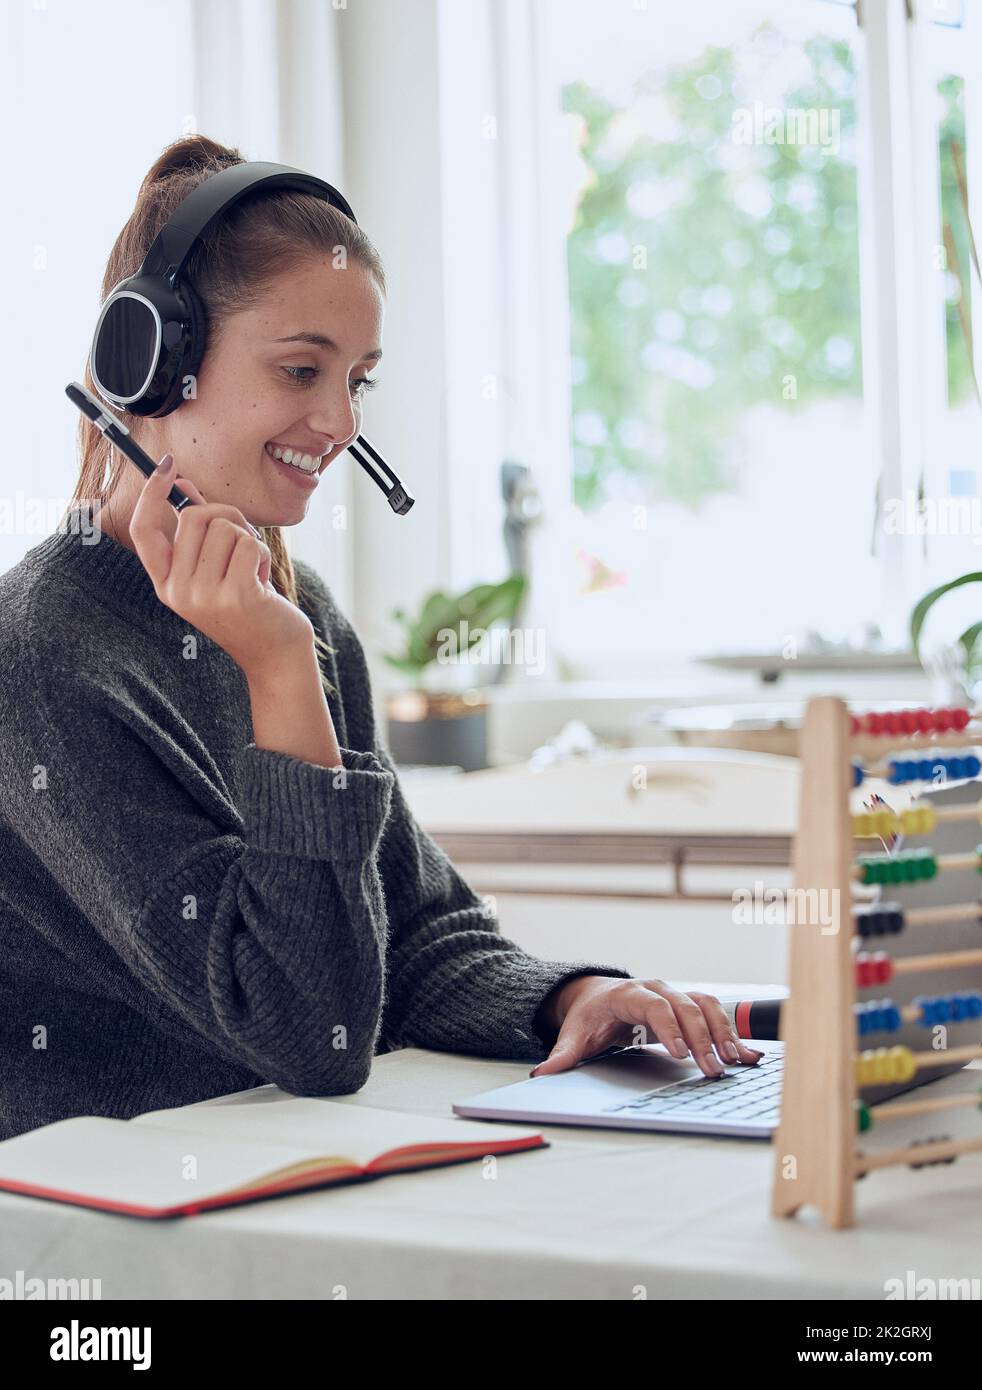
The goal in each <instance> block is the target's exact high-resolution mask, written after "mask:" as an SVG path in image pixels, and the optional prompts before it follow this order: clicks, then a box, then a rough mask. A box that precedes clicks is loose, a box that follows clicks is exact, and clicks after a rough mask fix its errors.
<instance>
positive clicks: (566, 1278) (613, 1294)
mask: <svg viewBox="0 0 982 1390" xmlns="http://www.w3.org/2000/svg"><path fill="white" fill-rule="evenodd" d="M975 1065H976V1064H973V1066H975ZM527 1072H528V1066H527V1065H524V1064H521V1063H516V1062H502V1061H493V1060H487V1059H481V1058H474V1057H463V1056H457V1055H450V1054H445V1053H436V1052H425V1051H420V1050H417V1049H405V1050H403V1051H400V1052H394V1053H388V1054H386V1055H385V1056H382V1057H379V1058H377V1059H376V1062H375V1065H374V1068H373V1071H372V1075H371V1077H370V1079H369V1081H368V1083H367V1085H366V1086H365V1087H364V1088H363V1089H362V1090H361V1091H359V1092H358V1093H357V1094H355V1095H352V1096H346V1097H340V1098H338V1099H339V1100H340V1101H341V1103H343V1104H345V1105H353V1106H358V1105H371V1106H381V1107H384V1108H388V1109H393V1110H401V1111H406V1112H409V1113H413V1114H421V1115H435V1116H441V1117H450V1116H451V1109H450V1107H451V1104H452V1103H453V1102H454V1101H455V1100H462V1099H464V1098H466V1097H468V1096H471V1095H475V1094H477V1093H479V1092H481V1091H486V1090H489V1089H491V1088H492V1087H494V1086H498V1085H506V1084H508V1083H510V1082H513V1081H516V1080H520V1079H522V1078H524V1077H525V1076H526V1075H527ZM979 1080H980V1078H979V1076H978V1074H977V1073H974V1075H973V1074H970V1073H969V1072H967V1071H965V1072H962V1073H960V1074H959V1075H958V1076H953V1077H948V1078H945V1079H943V1080H942V1081H940V1082H937V1083H935V1084H936V1086H938V1087H945V1088H949V1087H951V1088H960V1089H966V1088H969V1087H971V1086H972V1085H973V1084H974V1085H975V1086H977V1085H978V1083H979ZM246 1094H248V1096H249V1098H250V1099H249V1103H262V1102H263V1099H264V1098H265V1099H266V1100H268V1099H269V1098H270V1097H271V1096H272V1097H273V1098H275V1096H276V1095H277V1094H279V1093H278V1092H277V1088H275V1087H264V1088H262V1089H261V1090H259V1091H256V1092H251V1093H246ZM932 1094H938V1091H936V1090H934V1089H932ZM228 1099H229V1098H225V1099H224V1100H220V1101H217V1102H208V1103H209V1104H213V1103H214V1104H223V1103H225V1102H227V1100H228ZM236 1103H237V1104H239V1103H242V1096H241V1095H240V1096H238V1097H236ZM962 1113H963V1114H964V1113H965V1112H962ZM974 1118H975V1119H976V1121H977V1119H978V1116H977V1115H975V1116H974ZM460 1123H461V1124H467V1123H468V1122H467V1121H466V1120H461V1121H460ZM534 1128H541V1131H542V1133H543V1134H544V1136H545V1137H546V1138H547V1139H548V1140H549V1145H550V1147H548V1148H547V1149H540V1150H534V1151H529V1152H524V1153H517V1154H511V1155H507V1156H504V1157H502V1158H499V1159H498V1162H497V1174H496V1176H494V1177H491V1176H488V1175H487V1173H486V1170H485V1166H484V1164H483V1163H481V1162H473V1163H464V1164H459V1165H455V1166H451V1167H446V1168H439V1169H433V1170H429V1171H422V1172H416V1173H407V1174H398V1175H395V1176H391V1177H386V1178H382V1179H380V1180H378V1181H375V1182H368V1183H360V1184H354V1185H351V1186H347V1187H341V1188H335V1189H333V1190H331V1189H322V1190H320V1191H314V1192H310V1193H303V1194H299V1195H296V1196H292V1197H286V1198H278V1199H274V1200H268V1201H263V1202H258V1203H253V1204H251V1205H247V1206H241V1207H237V1208H230V1209H227V1210H224V1211H216V1212H210V1213H207V1214H204V1215H200V1216H194V1217H186V1218H178V1219H176V1220H169V1221H161V1222H151V1221H143V1220H139V1219H135V1218H131V1217H125V1216H117V1215H112V1214H106V1213H101V1212H95V1211H89V1210H85V1209H83V1208H77V1207H70V1206H65V1205H62V1204H59V1203H55V1202H46V1201H41V1200H37V1199H34V1198H27V1197H21V1196H16V1195H14V1194H4V1193H0V1276H2V1277H4V1278H10V1279H13V1278H15V1277H16V1272H17V1271H18V1270H22V1271H23V1272H24V1276H25V1277H41V1278H73V1277H74V1278H86V1277H88V1278H90V1279H92V1278H99V1279H101V1281H102V1297H103V1298H104V1299H112V1298H176V1299H189V1298H195V1299H201V1298H204V1299H209V1298H216V1299H218V1298H246V1299H267V1298H338V1297H348V1298H361V1299H396V1298H411V1299H425V1298H432V1299H562V1298H573V1299H635V1298H639V1297H647V1298H665V1299H673V1298H698V1299H716V1298H722V1299H734V1298H736V1299H741V1298H747V1299H759V1298H780V1299H787V1298H792V1299H800V1298H820V1299H835V1298H869V1299H882V1298H883V1297H884V1281H885V1280H887V1279H890V1278H900V1279H904V1278H905V1277H906V1272H907V1271H908V1270H913V1271H915V1273H916V1276H917V1277H919V1278H920V1277H923V1276H930V1277H933V1278H936V1279H937V1278H946V1279H956V1278H973V1277H974V1278H978V1277H979V1276H980V1275H982V1201H980V1196H982V1157H980V1156H979V1155H974V1156H969V1157H967V1158H964V1159H962V1160H960V1161H959V1162H957V1163H955V1164H952V1165H949V1166H942V1167H934V1168H928V1169H925V1170H922V1171H919V1172H914V1171H912V1170H911V1169H909V1168H906V1167H904V1168H892V1169H887V1170H883V1171H880V1172H876V1173H873V1174H871V1175H869V1176H868V1177H867V1178H864V1179H863V1180H862V1181H861V1182H860V1183H859V1184H858V1185H857V1193H856V1199H857V1214H858V1219H859V1224H858V1225H857V1226H856V1227H855V1228H854V1229H851V1230H847V1231H829V1230H827V1229H825V1228H824V1227H823V1226H822V1225H821V1223H820V1221H819V1220H818V1218H817V1216H816V1215H815V1214H814V1213H812V1212H809V1213H805V1214H804V1215H799V1216H798V1217H796V1218H794V1219H792V1220H788V1219H784V1220H779V1219H776V1218H774V1217H772V1216H771V1215H770V1214H769V1203H770V1185H771V1165H772V1157H771V1147H770V1145H769V1144H767V1143H763V1142H761V1141H759V1140H737V1139H722V1138H709V1139H705V1138H692V1137H687V1136H680V1135H669V1134H648V1133H640V1132H624V1131H614V1130H601V1129H581V1128H574V1127H557V1126H542V1127H539V1126H535V1127H534Z"/></svg>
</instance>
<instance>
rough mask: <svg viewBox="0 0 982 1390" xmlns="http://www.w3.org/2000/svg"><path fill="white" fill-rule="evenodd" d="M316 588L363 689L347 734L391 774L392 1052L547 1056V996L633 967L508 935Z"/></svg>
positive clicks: (350, 676) (342, 622)
mask: <svg viewBox="0 0 982 1390" xmlns="http://www.w3.org/2000/svg"><path fill="white" fill-rule="evenodd" d="M305 577H306V572H305ZM310 587H311V585H310V584H309V583H308V588H310ZM315 592H317V593H318V594H319V596H320V597H321V599H322V601H325V600H326V602H327V604H328V607H327V610H326V615H325V616H326V618H327V626H328V628H329V630H330V635H329V636H328V637H327V640H328V641H329V642H330V641H332V640H333V641H334V643H335V644H336V645H337V648H338V663H339V670H340V672H341V682H342V687H343V691H349V690H357V691H359V692H363V698H362V699H361V700H360V701H359V703H358V707H357V709H353V708H352V706H351V702H350V701H349V700H348V699H346V700H345V711H346V718H347V723H348V738H349V740H350V741H351V742H356V741H357V742H358V744H359V745H360V746H365V747H367V748H370V749H371V750H372V752H373V753H374V754H375V755H376V756H377V757H378V759H379V761H380V762H381V763H382V764H383V766H385V767H386V768H387V769H388V771H389V772H390V773H391V774H392V803H391V808H390V813H389V818H388V820H387V822H386V825H385V828H384V830H383V833H382V836H381V839H380V842H379V847H378V855H377V861H378V866H379V872H380V874H381V878H382V885H383V889H384V893H385V899H386V903H387V907H388V918H389V949H388V956H387V976H388V979H387V1002H386V1008H385V1013H384V1015H383V1034H382V1036H383V1040H384V1042H385V1044H386V1045H387V1046H389V1047H392V1048H396V1047H413V1046H415V1047H424V1048H432V1049H435V1050H437V1051H447V1052H463V1053H471V1054H475V1055H478V1056H485V1057H507V1058H515V1059H526V1058H530V1059H534V1060H535V1061H537V1062H538V1061H542V1060H543V1058H544V1057H546V1056H547V1055H548V1052H549V1051H550V1050H551V1047H552V1045H553V1043H554V1041H555V1036H554V1035H553V1034H550V1033H547V1032H545V1031H543V1032H541V1033H540V1032H539V1031H538V1030H537V1028H536V1024H537V1023H539V1022H541V1019H537V1018H536V1015H537V1014H538V1011H539V1008H540V1006H541V1004H542V1003H543V1002H544V1000H545V997H546V995H547V994H549V993H550V991H551V990H552V989H554V988H555V987H556V986H557V985H559V984H562V983H563V982H564V981H566V980H569V979H573V978H574V977H575V976H577V975H607V976H613V977H618V978H621V979H630V978H631V972H630V971H629V970H625V969H624V968H623V967H621V966H619V965H606V964H602V963H595V962H590V961H582V960H581V961H553V960H541V959H539V958H538V957H536V956H532V955H529V954H527V953H526V952H525V951H524V950H522V949H521V947H519V946H518V945H516V943H515V942H514V941H511V940H509V939H508V938H507V937H505V936H503V935H502V932H501V928H500V924H499V922H498V920H497V918H496V917H495V916H494V914H493V913H491V912H490V911H489V910H488V908H487V905H486V904H485V903H484V902H483V901H482V900H481V899H480V898H478V897H477V895H476V894H475V893H474V892H473V890H472V889H471V888H470V887H469V886H468V884H467V883H466V882H465V881H464V879H463V878H462V877H461V875H460V874H459V873H458V872H457V871H456V869H455V868H454V866H453V864H452V863H451V861H450V860H449V859H448V858H447V856H446V854H444V852H443V851H442V850H441V849H440V848H439V846H438V845H437V844H436V843H435V842H434V841H433V840H432V839H431V837H430V836H429V835H427V834H426V833H425V831H424V830H423V829H422V828H421V827H420V826H419V825H418V823H417V822H416V820H415V819H414V817H413V815H412V812H411V811H410V809H409V806H408V805H407V802H406V799H405V796H404V794H403V791H402V788H401V786H400V784H399V779H398V775H397V773H396V769H395V767H394V765H393V763H392V759H391V756H390V754H389V752H388V750H387V749H386V747H385V745H384V742H383V741H382V740H381V739H380V738H379V735H378V731H377V728H376V724H375V717H374V712H373V708H372V699H371V689H370V683H369V674H368V669H367V662H366V660H365V653H364V649H363V647H362V644H361V642H360V639H359V638H358V636H357V634H356V633H355V631H354V629H353V628H352V626H351V624H350V623H349V622H348V620H347V619H346V618H345V617H344V615H343V614H342V613H340V611H339V610H338V609H337V607H336V606H335V605H334V604H333V601H332V600H331V599H330V597H329V595H328V594H326V591H325V590H324V589H323V588H322V587H318V588H317V589H316V590H315ZM322 635H323V634H322Z"/></svg>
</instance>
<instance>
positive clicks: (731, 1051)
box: [689, 994, 764, 1066]
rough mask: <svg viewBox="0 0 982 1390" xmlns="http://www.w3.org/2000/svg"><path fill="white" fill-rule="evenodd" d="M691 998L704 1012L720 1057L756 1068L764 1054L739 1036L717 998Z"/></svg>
mask: <svg viewBox="0 0 982 1390" xmlns="http://www.w3.org/2000/svg"><path fill="white" fill-rule="evenodd" d="M689 998H690V999H694V1000H695V1002H696V1003H697V1004H698V1005H699V1007H700V1009H701V1010H702V1013H703V1017H704V1018H705V1019H706V1022H707V1024H708V1026H709V1031H710V1033H711V1034H712V1035H713V1042H714V1043H715V1044H716V1050H717V1052H718V1053H719V1054H720V1056H721V1057H725V1058H726V1060H727V1061H729V1062H743V1063H744V1064H745V1065H747V1066H756V1065H757V1063H758V1062H759V1061H760V1059H761V1057H763V1055H764V1054H763V1052H759V1051H758V1050H757V1049H756V1048H753V1047H747V1046H746V1045H745V1043H744V1042H743V1041H742V1040H741V1039H740V1038H739V1037H738V1036H737V1034H736V1032H735V1030H734V1028H733V1025H732V1023H731V1022H730V1020H729V1019H728V1018H727V1016H726V1010H725V1009H724V1008H723V1005H722V1004H721V1003H720V1002H719V1000H718V999H717V998H716V996H715V995H713V994H690V995H689Z"/></svg>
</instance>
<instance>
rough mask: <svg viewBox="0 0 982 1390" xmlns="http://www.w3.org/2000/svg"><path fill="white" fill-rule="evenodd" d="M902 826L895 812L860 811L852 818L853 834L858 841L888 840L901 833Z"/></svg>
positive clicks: (913, 832)
mask: <svg viewBox="0 0 982 1390" xmlns="http://www.w3.org/2000/svg"><path fill="white" fill-rule="evenodd" d="M905 814H907V813H906V812H905ZM900 825H901V822H900V820H899V818H898V817H897V815H896V814H895V813H894V812H893V811H859V812H857V813H856V815H854V816H853V818H852V833H853V837H854V838H855V839H857V840H873V839H882V840H886V839H888V838H889V836H891V835H896V834H897V833H898V832H899V831H900ZM910 833H911V834H915V833H917V832H915V831H911V832H910Z"/></svg>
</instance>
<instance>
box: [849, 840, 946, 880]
mask: <svg viewBox="0 0 982 1390" xmlns="http://www.w3.org/2000/svg"><path fill="white" fill-rule="evenodd" d="M856 863H857V866H858V868H859V871H860V877H861V882H863V883H865V884H870V883H913V882H916V881H918V880H920V879H926V878H934V876H935V874H936V873H937V872H938V861H937V858H936V857H935V855H934V854H933V853H932V851H931V850H929V849H912V850H906V851H904V852H903V853H902V854H894V855H889V854H874V855H861V856H860V858H859V859H858V860H857V861H856Z"/></svg>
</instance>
